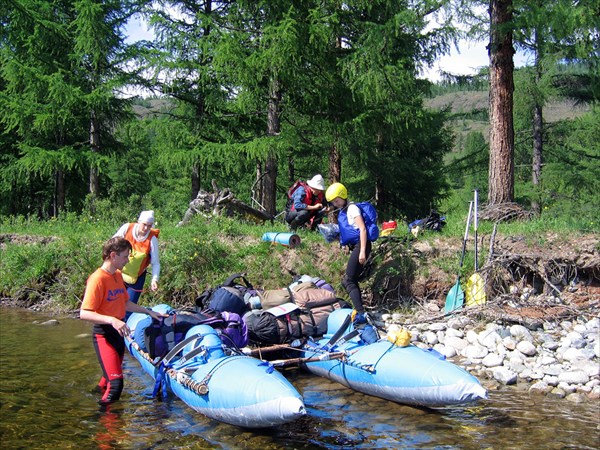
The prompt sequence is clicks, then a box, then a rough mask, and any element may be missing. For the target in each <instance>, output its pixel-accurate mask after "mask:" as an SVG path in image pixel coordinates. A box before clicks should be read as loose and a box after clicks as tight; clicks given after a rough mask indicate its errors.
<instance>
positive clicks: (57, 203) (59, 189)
mask: <svg viewBox="0 0 600 450" xmlns="http://www.w3.org/2000/svg"><path fill="white" fill-rule="evenodd" d="M55 178H56V188H55V191H54V211H53V216H54V217H58V215H59V214H60V212H61V211H64V210H65V172H64V171H62V170H57V171H56V174H55Z"/></svg>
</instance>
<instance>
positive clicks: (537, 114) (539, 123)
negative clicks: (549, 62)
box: [531, 32, 544, 214]
mask: <svg viewBox="0 0 600 450" xmlns="http://www.w3.org/2000/svg"><path fill="white" fill-rule="evenodd" d="M535 41H536V53H535V67H534V68H535V85H536V86H539V83H540V79H541V78H542V67H541V64H542V63H541V58H540V52H541V51H542V50H541V48H542V45H543V42H542V38H541V33H538V32H536V34H535ZM538 98H539V97H538V96H536V100H535V106H534V110H533V155H532V156H533V158H532V167H531V183H532V184H533V198H532V200H531V209H532V211H533V212H534V213H536V214H540V212H541V210H542V206H541V204H540V180H541V177H542V163H543V160H542V155H543V151H544V117H543V107H542V105H541V104H540V101H539V100H538Z"/></svg>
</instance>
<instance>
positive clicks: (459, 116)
mask: <svg viewBox="0 0 600 450" xmlns="http://www.w3.org/2000/svg"><path fill="white" fill-rule="evenodd" d="M425 106H426V107H428V108H431V109H435V110H441V109H446V108H448V109H449V111H450V113H451V116H452V121H451V126H452V128H453V130H454V132H455V133H456V138H457V139H456V146H457V149H459V148H460V147H461V144H462V143H463V142H464V139H465V138H466V136H467V135H468V134H469V133H471V132H473V131H479V132H481V133H482V134H483V136H484V138H485V139H486V140H487V139H488V134H489V115H488V112H489V103H488V92H487V91H458V92H451V93H448V94H443V95H439V96H437V97H434V98H431V99H428V100H426V101H425ZM589 110H590V107H589V106H587V105H583V106H577V105H576V104H575V102H573V101H571V100H555V101H551V102H549V103H548V104H547V105H546V106H545V107H544V121H545V122H548V123H552V122H558V121H560V120H565V119H573V118H575V117H578V116H581V115H583V114H585V113H586V112H588V111H589Z"/></svg>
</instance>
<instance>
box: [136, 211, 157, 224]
mask: <svg viewBox="0 0 600 450" xmlns="http://www.w3.org/2000/svg"><path fill="white" fill-rule="evenodd" d="M138 222H141V223H147V224H148V225H152V224H153V223H154V211H152V210H150V211H142V212H141V213H140V217H139V218H138Z"/></svg>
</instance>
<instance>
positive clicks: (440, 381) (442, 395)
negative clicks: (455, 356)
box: [303, 308, 487, 407]
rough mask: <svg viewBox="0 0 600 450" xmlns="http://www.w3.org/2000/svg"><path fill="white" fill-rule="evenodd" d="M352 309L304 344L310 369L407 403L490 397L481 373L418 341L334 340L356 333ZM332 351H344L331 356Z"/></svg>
mask: <svg viewBox="0 0 600 450" xmlns="http://www.w3.org/2000/svg"><path fill="white" fill-rule="evenodd" d="M351 312H352V310H351V309H346V308H344V309H338V310H337V311H334V312H332V313H331V314H330V315H329V317H328V321H327V334H326V335H324V337H323V339H321V340H319V341H317V342H313V343H309V344H305V346H304V355H303V357H304V358H307V359H306V361H310V362H305V363H304V366H305V367H306V369H308V370H309V371H310V372H312V373H314V374H316V375H320V376H323V377H325V378H328V379H330V380H333V381H336V382H338V383H340V384H343V385H344V386H347V387H349V388H351V389H354V390H356V391H359V392H362V393H364V394H368V395H373V396H376V397H381V398H384V399H387V400H391V401H393V402H397V403H403V404H408V405H418V406H427V407H435V406H448V405H457V404H463V403H470V402H473V401H477V400H480V399H485V398H487V391H486V390H485V389H484V388H483V387H482V386H481V384H480V383H479V381H478V380H477V378H475V377H474V376H472V375H471V374H469V373H468V372H467V371H465V370H463V369H462V368H460V367H458V366H456V365H454V364H452V363H451V362H449V361H446V360H445V358H444V357H443V356H441V355H439V354H437V353H436V352H432V351H427V350H423V349H421V348H419V347H416V346H414V345H408V346H406V347H399V346H396V345H394V344H393V343H391V342H389V341H386V340H380V341H378V342H375V343H373V344H368V345H367V344H364V343H363V342H362V341H360V338H359V337H358V336H353V337H352V338H348V339H347V340H346V339H343V338H342V339H340V340H339V341H338V342H337V343H331V339H332V337H333V336H334V334H337V335H342V334H343V335H346V336H351V335H352V334H354V333H351V332H352V325H350V321H349V320H347V319H346V318H347V317H348V316H349V315H350V314H351ZM345 324H347V328H345ZM342 328H344V329H343V333H340V330H341V329H342ZM336 332H337V333H336ZM333 353H335V354H336V355H339V354H340V353H343V354H344V355H345V356H344V357H342V358H338V357H336V358H335V359H333V358H330V357H329V355H331V354H333Z"/></svg>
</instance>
